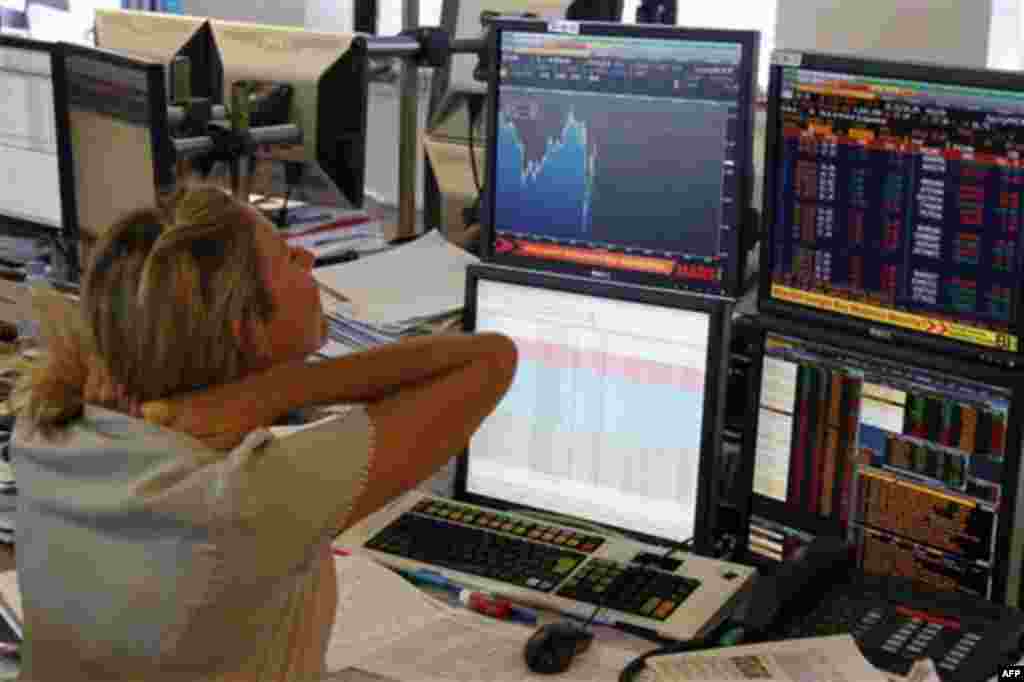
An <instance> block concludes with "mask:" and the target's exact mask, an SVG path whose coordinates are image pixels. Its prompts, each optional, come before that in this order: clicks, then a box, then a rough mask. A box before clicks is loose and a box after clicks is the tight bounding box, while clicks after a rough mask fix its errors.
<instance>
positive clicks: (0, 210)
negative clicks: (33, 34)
mask: <svg viewBox="0 0 1024 682" xmlns="http://www.w3.org/2000/svg"><path fill="white" fill-rule="evenodd" d="M55 71H56V69H55V65H54V54H53V44H52V43H44V42H39V41H34V40H30V39H27V38H19V37H15V36H11V35H3V34H0V87H2V92H4V93H5V95H4V104H3V109H4V115H3V116H0V179H2V182H0V231H3V232H5V233H8V234H10V233H16V234H21V235H24V236H33V235H36V234H43V235H46V234H49V235H53V236H61V235H62V234H63V230H64V225H65V214H64V199H65V198H66V193H67V192H69V191H70V189H71V188H70V164H69V163H68V159H67V157H66V156H62V151H63V150H64V145H65V143H66V140H65V139H64V135H65V132H66V131H65V130H62V129H61V128H60V126H59V125H58V119H57V115H56V104H55V97H60V96H61V93H60V92H55V89H54V81H55V77H56V74H55Z"/></svg>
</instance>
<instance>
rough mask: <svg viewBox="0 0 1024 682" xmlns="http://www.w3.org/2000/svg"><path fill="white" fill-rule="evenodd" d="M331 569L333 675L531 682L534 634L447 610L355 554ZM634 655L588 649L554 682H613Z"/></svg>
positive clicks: (329, 666) (598, 645) (604, 648)
mask: <svg viewBox="0 0 1024 682" xmlns="http://www.w3.org/2000/svg"><path fill="white" fill-rule="evenodd" d="M335 565H336V567H337V580H338V608H337V612H336V615H335V621H334V629H333V630H332V632H331V638H330V641H329V644H328V650H327V669H328V670H329V671H331V672H332V673H333V672H336V671H339V670H344V669H346V668H357V669H359V670H363V671H366V672H369V673H372V674H374V675H379V676H381V677H383V678H384V679H390V680H416V682H479V681H480V680H487V681H488V682H526V681H527V680H536V679H538V676H537V675H536V674H534V673H531V672H530V671H529V670H528V669H527V667H526V662H525V661H524V660H523V646H524V645H525V644H526V640H527V639H528V638H529V636H530V635H531V634H533V631H534V629H533V628H527V627H524V626H522V625H519V624H515V623H507V622H502V621H498V620H494V619H491V618H487V617H486V616H482V615H479V614H476V613H473V612H472V611H469V610H466V609H453V608H451V607H449V606H447V605H445V604H442V603H441V602H439V601H436V600H434V599H432V598H431V597H428V596H427V595H426V594H424V593H423V592H422V591H420V590H419V589H418V588H416V587H414V586H413V585H411V584H410V583H408V582H406V581H405V580H404V579H403V578H400V577H398V575H396V574H395V573H393V572H392V571H390V570H388V569H386V568H384V567H383V566H380V565H379V564H376V563H374V562H373V561H371V560H370V559H369V558H366V557H364V556H362V555H361V554H359V553H355V554H353V555H352V556H350V557H338V558H337V559H336V561H335ZM635 655H636V654H635V653H633V652H628V651H625V650H622V649H619V648H617V647H614V646H607V645H605V644H604V643H601V642H595V643H594V644H593V645H592V646H591V647H590V648H589V649H588V650H587V651H586V652H585V653H582V654H580V655H579V656H578V657H577V660H575V661H574V662H573V665H572V667H570V668H569V670H567V671H566V672H564V673H562V674H561V675H560V676H559V678H558V679H559V681H560V682H592V681H593V680H614V679H617V677H618V675H619V671H621V670H622V668H623V667H624V666H625V665H626V663H627V662H628V661H629V660H630V659H632V658H633V657H634V656H635ZM362 679H366V678H362Z"/></svg>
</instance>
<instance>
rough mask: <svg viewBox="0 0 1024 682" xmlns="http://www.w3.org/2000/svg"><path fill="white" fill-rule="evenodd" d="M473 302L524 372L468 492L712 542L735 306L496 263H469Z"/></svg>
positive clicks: (485, 436)
mask: <svg viewBox="0 0 1024 682" xmlns="http://www.w3.org/2000/svg"><path fill="white" fill-rule="evenodd" d="M466 305H467V316H468V318H469V320H468V324H469V327H470V329H475V330H476V331H480V332H483V331H494V332H501V333H503V334H506V335H508V336H509V337H511V338H512V339H513V340H514V342H515V344H516V347H517V348H518V351H519V366H518V369H517V371H516V375H515V378H514V380H513V383H512V386H511V388H510V389H509V391H508V393H507V394H506V395H505V397H504V398H503V399H502V401H501V402H500V403H499V405H498V407H497V409H496V410H495V411H494V413H493V414H492V415H491V416H489V417H488V418H487V419H486V420H485V421H484V423H483V425H482V426H481V427H480V430H479V431H478V432H477V433H476V434H475V435H474V436H473V438H472V440H471V441H470V444H469V450H468V456H467V458H465V460H464V464H465V468H464V469H463V470H461V471H460V475H459V480H460V483H459V486H460V489H459V493H460V494H461V493H463V492H465V493H466V494H467V495H468V496H470V497H471V498H479V499H480V501H481V502H486V503H489V504H492V505H495V506H502V507H509V506H515V507H529V508H536V509H541V510H546V511H552V512H557V513H561V514H567V515H569V516H572V517H576V518H580V519H584V520H587V521H591V522H595V523H601V524H605V525H609V526H614V527H616V528H621V529H624V530H627V531H631V532H633V533H636V534H638V535H643V536H648V537H653V538H658V539H664V540H668V541H672V542H682V541H684V540H689V539H691V538H692V539H693V540H694V542H695V546H696V547H697V548H698V551H700V549H701V548H702V547H706V546H707V545H706V544H705V543H707V542H708V541H709V540H710V527H711V523H710V519H709V516H708V515H709V514H711V513H712V512H713V510H711V509H710V506H711V503H710V495H711V493H712V490H713V486H712V480H713V477H714V461H715V453H716V452H717V451H718V433H719V431H720V428H721V427H720V424H721V408H720V406H721V401H720V397H721V395H722V389H721V381H722V378H723V377H724V367H723V362H724V354H723V353H722V352H721V348H722V343H723V341H724V339H725V334H726V331H725V328H724V324H725V317H724V314H723V311H725V310H726V309H727V308H728V304H726V303H724V302H720V301H717V300H709V299H704V298H703V297H697V296H693V295H688V294H679V293H674V292H658V291H652V290H646V291H645V290H641V289H638V288H623V287H613V286H610V285H606V284H603V283H602V284H600V285H599V288H595V283H592V282H588V281H586V280H582V279H575V278H566V277H560V276H554V275H545V274H542V273H537V272H525V271H517V270H511V269H505V268H488V269H484V270H479V269H478V270H473V269H471V271H470V283H469V295H468V297H467V304H466Z"/></svg>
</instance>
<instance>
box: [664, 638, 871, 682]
mask: <svg viewBox="0 0 1024 682" xmlns="http://www.w3.org/2000/svg"><path fill="white" fill-rule="evenodd" d="M648 666H649V667H650V668H652V669H653V670H654V673H655V676H656V679H657V680H658V682H684V681H691V682H719V681H724V680H748V679H757V680H759V681H760V682H886V679H887V678H886V675H885V674H883V673H882V672H881V671H879V670H878V669H877V668H875V667H874V666H872V665H871V664H870V663H868V661H867V659H865V658H864V655H863V654H861V652H860V649H858V648H857V644H856V642H854V640H853V637H850V636H849V635H838V636H835V637H812V638H802V639H791V640H786V641H783V642H771V643H768V644H748V645H742V646H734V647H724V648H721V649H711V650H708V651H699V652H691V653H685V654H674V655H670V656H659V657H655V658H652V659H650V660H649V661H648Z"/></svg>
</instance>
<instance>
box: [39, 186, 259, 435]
mask: <svg viewBox="0 0 1024 682" xmlns="http://www.w3.org/2000/svg"><path fill="white" fill-rule="evenodd" d="M248 211H249V209H248V208H247V207H246V206H245V205H244V204H242V203H240V202H238V201H236V200H235V199H234V198H232V197H231V196H230V195H229V194H227V193H226V192H224V191H223V190H221V189H219V188H217V187H212V186H199V187H189V188H185V189H183V190H181V191H179V192H178V193H177V194H176V195H175V196H174V197H173V198H172V199H171V200H170V201H169V202H167V205H166V207H164V208H152V209H144V210H138V211H135V212H133V213H131V214H129V215H127V216H125V217H124V218H122V219H121V220H119V221H118V222H117V223H115V224H114V225H113V226H111V228H110V229H109V230H107V232H106V233H104V235H103V236H102V237H101V238H100V239H99V241H98V242H97V244H96V247H95V249H94V251H93V255H92V259H91V265H90V266H89V268H88V271H87V274H86V276H85V278H84V281H83V286H82V295H81V304H80V311H78V312H79V315H80V319H78V320H75V319H67V318H66V317H65V319H62V320H60V321H57V320H55V319H53V318H54V317H55V315H53V314H52V313H48V312H47V311H46V310H45V309H40V308H37V310H40V313H41V315H42V319H41V322H42V330H41V331H42V336H43V338H44V342H45V343H46V345H47V346H48V347H49V348H50V351H51V352H49V353H48V354H47V360H46V362H45V363H43V364H42V365H41V366H40V367H39V368H38V370H37V371H35V372H33V373H32V376H31V377H30V379H29V384H28V387H27V388H28V391H29V395H28V399H27V404H26V409H25V411H24V412H25V413H26V414H27V416H28V417H29V418H30V420H31V421H32V422H33V423H34V424H35V425H36V426H47V425H53V424H56V423H59V422H63V421H66V420H68V419H70V418H72V417H75V416H77V415H79V414H81V410H82V405H83V400H84V390H85V388H84V387H85V381H86V378H87V377H85V376H83V372H85V373H86V374H87V373H88V367H85V368H84V369H83V368H82V367H77V368H74V367H69V364H75V363H74V362H73V361H72V360H71V359H69V357H67V355H66V353H68V352H70V353H72V354H76V353H77V354H78V355H79V357H80V358H86V359H87V362H86V364H88V362H93V363H96V362H98V363H101V366H102V367H103V370H104V371H105V372H106V373H107V374H108V375H109V377H110V379H111V380H112V381H113V383H114V384H115V385H117V386H119V387H120V388H122V389H123V390H124V392H125V393H126V394H127V395H129V396H131V397H132V398H133V399H136V400H139V401H147V400H154V399H157V398H162V397H166V396H169V395H174V394H177V393H182V392H186V391H189V390H193V389H197V388H200V387H203V386H207V385H212V384H217V383H222V382H226V381H231V380H233V379H236V378H238V377H239V376H241V375H242V374H243V373H245V372H246V370H247V369H248V361H247V358H248V357H249V356H248V354H247V353H246V352H245V348H243V343H244V341H243V339H242V338H240V334H239V332H241V334H243V335H244V334H246V333H248V332H250V331H251V330H253V329H254V327H253V325H252V322H258V321H266V320H267V319H268V318H269V316H270V315H271V314H272V312H273V306H272V300H271V297H270V293H269V291H268V289H267V285H266V281H265V279H264V277H263V275H262V272H261V268H260V252H259V249H258V247H257V237H256V230H255V228H254V222H253V219H252V217H251V216H250V215H249V213H248ZM64 313H67V310H65V311H64ZM76 325H80V326H81V329H80V330H77V331H76V330H75V329H74V327H75V326H76ZM76 346H77V347H76ZM78 364H79V365H80V364H82V363H81V362H79V363H78Z"/></svg>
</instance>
